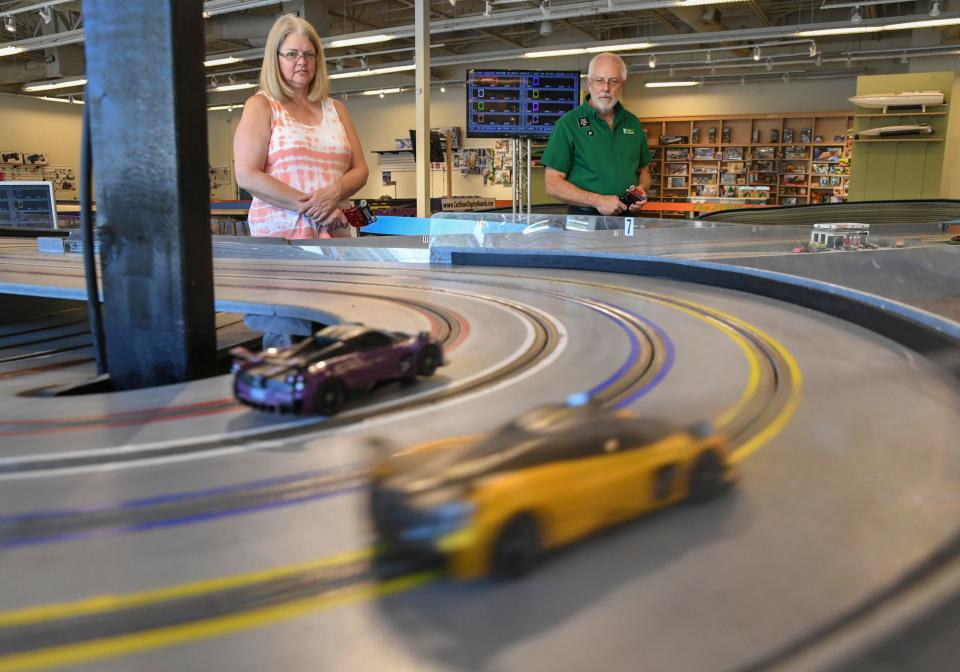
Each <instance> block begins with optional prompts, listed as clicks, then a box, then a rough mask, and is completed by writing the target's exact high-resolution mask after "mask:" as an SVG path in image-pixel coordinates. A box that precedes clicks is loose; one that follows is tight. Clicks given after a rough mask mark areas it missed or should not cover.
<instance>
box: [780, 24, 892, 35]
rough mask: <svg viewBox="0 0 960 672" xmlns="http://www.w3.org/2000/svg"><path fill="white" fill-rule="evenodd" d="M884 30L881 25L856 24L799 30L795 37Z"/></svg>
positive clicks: (854, 33)
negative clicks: (843, 26)
mask: <svg viewBox="0 0 960 672" xmlns="http://www.w3.org/2000/svg"><path fill="white" fill-rule="evenodd" d="M882 30H886V29H885V28H884V27H883V26H856V27H851V28H821V29H819V30H801V31H800V32H799V33H797V37H821V36H823V35H856V34H857V33H879V32H880V31H882Z"/></svg>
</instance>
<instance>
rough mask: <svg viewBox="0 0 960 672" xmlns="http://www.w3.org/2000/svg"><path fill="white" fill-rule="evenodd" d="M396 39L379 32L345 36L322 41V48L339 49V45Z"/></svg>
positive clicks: (353, 45) (345, 45) (354, 45)
mask: <svg viewBox="0 0 960 672" xmlns="http://www.w3.org/2000/svg"><path fill="white" fill-rule="evenodd" d="M394 39H396V37H395V36H393V35H388V34H386V33H380V34H377V35H363V36H360V37H347V38H344V39H342V40H330V41H329V42H324V43H323V48H324V49H339V48H340V47H356V46H358V45H361V44H376V43H378V42H389V41H390V40H394Z"/></svg>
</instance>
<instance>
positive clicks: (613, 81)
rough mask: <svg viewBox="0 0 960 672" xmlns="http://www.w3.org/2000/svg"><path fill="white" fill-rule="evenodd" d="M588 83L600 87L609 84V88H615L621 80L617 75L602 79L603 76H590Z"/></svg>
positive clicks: (621, 82)
mask: <svg viewBox="0 0 960 672" xmlns="http://www.w3.org/2000/svg"><path fill="white" fill-rule="evenodd" d="M590 83H591V84H593V85H595V86H600V87H602V86H603V85H604V84H609V85H610V88H611V89H615V88H617V87H618V86H620V85H621V84H623V80H622V79H620V78H619V77H610V78H609V79H604V78H603V77H591V78H590Z"/></svg>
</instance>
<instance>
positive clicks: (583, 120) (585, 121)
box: [577, 117, 590, 128]
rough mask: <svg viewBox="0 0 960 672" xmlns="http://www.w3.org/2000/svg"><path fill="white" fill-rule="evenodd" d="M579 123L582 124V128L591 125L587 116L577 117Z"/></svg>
mask: <svg viewBox="0 0 960 672" xmlns="http://www.w3.org/2000/svg"><path fill="white" fill-rule="evenodd" d="M577 123H578V124H580V128H586V127H587V126H589V125H590V120H589V119H587V118H586V117H577Z"/></svg>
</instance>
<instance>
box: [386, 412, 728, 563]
mask: <svg viewBox="0 0 960 672" xmlns="http://www.w3.org/2000/svg"><path fill="white" fill-rule="evenodd" d="M729 453H730V449H729V446H728V443H727V441H726V439H725V438H724V437H723V436H722V435H720V434H717V433H715V432H713V431H711V430H710V429H709V428H708V427H706V426H705V425H703V424H700V425H691V426H689V427H684V426H682V425H678V424H675V423H670V422H665V421H662V420H655V419H643V418H639V417H637V416H636V415H634V414H633V413H629V412H625V411H610V410H605V409H602V408H599V407H598V406H596V405H594V404H586V405H580V406H570V405H561V404H555V405H548V406H543V407H540V408H537V409H534V410H532V411H530V412H528V413H526V414H524V415H522V416H520V417H519V418H517V419H515V420H513V421H512V422H510V423H509V424H507V425H506V426H504V427H503V428H502V429H500V430H498V431H496V432H494V433H493V434H490V435H488V436H486V437H484V438H482V439H479V440H477V441H475V442H471V443H467V444H462V445H454V446H452V447H449V446H448V447H445V448H437V447H435V446H430V445H424V446H417V447H414V448H410V449H408V450H405V451H401V452H399V453H396V454H394V455H392V456H390V457H388V458H386V459H385V460H384V461H383V462H381V463H380V464H379V465H377V467H376V468H375V469H374V480H373V484H372V488H371V512H372V515H373V520H374V525H375V527H376V529H377V532H378V534H379V535H380V537H381V538H382V539H383V540H384V541H385V542H387V543H388V544H391V545H393V546H395V547H404V548H414V549H420V550H424V551H430V552H440V553H443V554H445V555H446V556H447V558H448V563H449V567H450V571H451V574H452V575H453V576H454V577H456V578H459V579H472V578H477V577H480V576H483V575H486V574H488V573H492V574H493V575H495V576H497V577H500V578H514V577H518V576H522V575H523V574H526V573H527V572H529V571H530V570H532V569H533V568H534V567H535V566H536V565H537V563H538V561H539V560H540V559H541V557H542V555H543V552H544V551H546V550H549V549H553V548H557V547H559V546H562V545H564V544H568V543H570V542H573V541H575V540H577V539H580V538H582V537H584V536H586V535H588V534H590V533H591V532H594V531H596V530H599V529H600V528H603V527H606V526H608V525H612V524H614V523H618V522H621V521H625V520H628V519H630V518H634V517H636V516H640V515H642V514H645V513H648V512H651V511H655V510H657V509H660V508H663V507H666V506H669V505H671V504H675V503H677V502H680V501H683V500H690V501H694V502H702V501H706V500H709V499H711V498H713V497H714V496H716V495H718V494H719V493H720V492H721V491H722V490H724V489H725V488H726V486H727V485H728V484H730V483H732V482H733V481H734V479H735V473H734V470H733V467H732V466H731V464H730V462H729Z"/></svg>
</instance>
